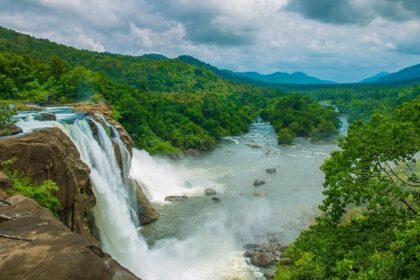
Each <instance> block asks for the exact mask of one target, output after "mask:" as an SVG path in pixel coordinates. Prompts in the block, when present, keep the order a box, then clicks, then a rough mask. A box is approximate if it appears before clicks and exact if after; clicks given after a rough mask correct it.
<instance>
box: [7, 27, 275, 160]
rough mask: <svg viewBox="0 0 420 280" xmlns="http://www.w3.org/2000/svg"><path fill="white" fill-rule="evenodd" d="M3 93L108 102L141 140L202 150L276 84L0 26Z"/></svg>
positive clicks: (239, 123)
mask: <svg viewBox="0 0 420 280" xmlns="http://www.w3.org/2000/svg"><path fill="white" fill-rule="evenodd" d="M0 40H1V44H0V92H1V99H3V100H20V101H26V102H36V103H39V104H57V103H59V104H66V103H70V102H105V103H108V104H109V105H112V108H113V111H114V117H116V118H118V119H119V121H120V122H121V123H122V124H123V125H124V126H125V127H126V128H127V130H128V131H129V132H130V134H131V135H132V137H133V139H134V141H135V143H136V144H137V146H138V147H140V148H144V149H146V150H148V151H149V152H151V153H164V154H176V153H180V152H182V151H187V150H190V149H196V150H206V149H209V148H211V147H213V146H214V145H215V144H216V140H217V139H219V138H220V137H222V136H226V135H235V134H240V133H243V132H245V131H247V129H248V128H249V126H250V123H251V122H252V121H253V119H254V118H255V117H256V116H257V115H258V114H259V110H260V109H261V108H265V106H266V105H267V102H268V100H269V99H270V98H271V97H275V96H278V95H279V94H280V93H279V92H278V91H277V90H273V89H265V88H257V87H254V86H250V85H243V84H235V83H232V82H230V81H227V80H225V79H223V78H222V77H219V76H217V75H216V74H215V73H213V72H212V71H210V70H208V69H206V68H205V67H199V66H194V65H192V64H189V63H185V62H182V61H180V60H178V59H167V58H165V57H162V56H156V55H146V56H143V57H132V56H123V55H116V54H107V53H96V52H90V51H83V50H77V49H74V48H71V47H66V46H62V45H59V44H56V43H52V42H49V41H47V40H40V39H35V38H33V37H30V36H28V35H23V34H19V33H17V32H14V31H10V30H7V29H3V28H2V29H0Z"/></svg>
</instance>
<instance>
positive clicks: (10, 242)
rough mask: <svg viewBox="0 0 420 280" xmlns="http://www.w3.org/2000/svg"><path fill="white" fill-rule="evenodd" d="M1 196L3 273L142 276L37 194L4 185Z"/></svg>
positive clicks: (41, 276)
mask: <svg viewBox="0 0 420 280" xmlns="http://www.w3.org/2000/svg"><path fill="white" fill-rule="evenodd" d="M0 199H2V200H4V201H5V202H7V204H6V203H1V202H0V209H1V213H2V214H1V215H2V217H3V218H2V219H0V248H1V250H0V275H1V279H9V280H14V279H16V280H18V279H19V280H21V279H90V280H93V279H98V280H103V279H110V280H111V279H113V280H115V279H120V280H123V279H124V280H134V279H138V278H137V277H136V276H134V275H133V274H132V273H131V272H129V271H128V270H127V269H125V268H124V267H122V266H121V265H120V264H119V263H118V262H116V261H115V260H113V259H112V258H111V257H110V256H109V255H108V254H106V253H104V252H103V251H102V250H101V248H100V247H99V244H98V243H97V242H95V241H94V240H88V239H86V238H83V237H82V236H81V235H78V234H76V233H74V232H71V231H70V230H69V229H68V228H67V227H66V226H65V225H64V224H62V223H61V222H60V221H58V220H57V219H56V218H55V217H54V215H53V214H52V213H51V212H50V211H49V210H47V209H45V208H43V207H41V206H39V204H38V203H37V202H35V201H34V200H32V199H29V198H26V197H24V196H21V195H15V196H12V197H9V198H7V196H6V195H5V194H4V192H3V191H1V190H0ZM9 204H10V205H9Z"/></svg>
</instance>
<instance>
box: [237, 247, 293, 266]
mask: <svg viewBox="0 0 420 280" xmlns="http://www.w3.org/2000/svg"><path fill="white" fill-rule="evenodd" d="M244 248H245V249H247V251H246V252H245V254H244V257H246V258H249V262H250V263H251V264H252V265H255V266H258V267H263V268H266V267H270V266H272V265H274V264H275V263H276V262H278V261H279V260H281V257H282V254H283V252H284V249H285V247H284V246H281V245H280V243H278V242H276V241H270V242H265V243H262V244H258V245H255V244H249V245H246V246H245V247H244Z"/></svg>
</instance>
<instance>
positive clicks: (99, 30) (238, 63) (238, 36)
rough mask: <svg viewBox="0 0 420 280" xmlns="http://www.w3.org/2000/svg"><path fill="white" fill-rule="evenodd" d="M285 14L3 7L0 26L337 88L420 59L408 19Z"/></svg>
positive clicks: (223, 5) (244, 5)
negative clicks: (344, 20)
mask: <svg viewBox="0 0 420 280" xmlns="http://www.w3.org/2000/svg"><path fill="white" fill-rule="evenodd" d="M381 1H382V0H381ZM375 3H376V2H374V1H373V0H372V1H367V0H365V1H362V0H352V7H355V8H357V9H359V10H363V9H366V7H369V8H370V9H371V8H372V7H374V8H375V9H379V8H380V7H379V6H378V7H375ZM285 5H286V1H281V0H231V1H225V0H209V1H201V0H195V1H193V0H153V1H152V0H121V1H118V0H91V1H81V0H25V1H12V0H4V1H2V2H1V3H0V25H2V26H6V27H10V28H13V29H16V30H18V31H22V32H25V33H30V34H32V35H34V36H39V37H43V38H48V39H51V40H53V41H57V42H60V43H64V44H67V45H72V46H75V47H78V48H85V49H91V50H96V51H111V52H121V53H127V54H134V55H139V54H143V53H162V54H165V55H168V56H177V55H180V54H191V55H193V56H196V57H198V58H199V59H202V60H204V61H206V62H209V63H211V64H214V65H216V66H219V67H221V68H230V69H233V70H241V71H248V70H257V71H262V72H273V71H298V70H300V71H304V72H308V73H309V74H312V75H318V76H320V77H321V78H325V79H332V80H338V81H353V80H358V79H361V78H363V77H365V76H367V75H370V74H374V73H375V72H378V71H381V70H387V71H393V70H397V69H399V68H401V67H404V66H408V65H410V64H415V63H418V62H419V60H420V47H419V46H420V39H419V38H417V37H418V36H416V35H417V34H420V20H419V18H417V17H415V16H413V13H410V15H406V18H404V20H401V21H398V20H396V19H395V17H393V18H392V19H389V17H386V16H377V17H375V18H374V19H373V20H371V21H369V22H367V23H365V24H347V25H343V24H331V23H323V22H322V21H317V20H311V19H306V18H304V17H303V16H301V15H300V14H297V13H294V12H290V11H288V10H285ZM404 7H405V6H404ZM372 9H373V8H372ZM400 10H401V11H399V12H398V13H399V15H400V14H401V15H402V13H403V11H405V10H404V9H403V7H400ZM380 12H381V13H382V14H384V15H386V14H385V11H383V10H380ZM381 13H379V12H378V13H377V14H379V15H381Z"/></svg>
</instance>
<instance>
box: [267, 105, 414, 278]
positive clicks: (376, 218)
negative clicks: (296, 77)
mask: <svg viewBox="0 0 420 280" xmlns="http://www.w3.org/2000/svg"><path fill="white" fill-rule="evenodd" d="M418 108H419V100H414V101H411V102H408V103H406V104H403V105H402V106H400V107H398V108H397V109H396V110H395V113H391V114H389V115H391V116H380V115H374V116H373V117H372V118H371V120H370V121H368V122H365V123H364V122H362V121H356V122H354V123H353V124H352V125H351V126H350V128H349V130H348V135H347V137H345V138H343V139H341V140H340V143H339V146H340V148H341V149H340V150H338V151H335V152H333V153H332V154H331V157H330V158H328V159H327V160H326V161H325V163H324V164H323V166H322V170H323V171H324V173H325V183H324V188H325V191H324V195H325V199H324V202H323V204H322V205H321V210H322V211H323V212H324V216H323V217H322V218H318V221H317V223H316V224H315V225H312V226H311V227H310V228H309V229H308V230H306V231H304V232H303V233H302V234H301V235H300V236H299V238H298V239H297V240H296V241H295V242H294V243H293V244H292V245H291V246H290V247H289V249H288V250H287V252H286V255H287V256H288V257H290V258H291V259H292V260H293V264H292V265H291V266H289V267H287V266H279V267H278V270H277V272H276V278H275V279H384V280H385V279H413V280H414V279H418V277H419V275H420V266H419V263H420V254H419V252H420V217H419V215H418V213H417V209H418V202H419V199H420V196H419V188H420V180H419V177H418V176H419V171H420V168H419V165H418V163H417V162H416V160H415V157H416V154H417V153H418V151H419V150H420V140H419V139H420V134H419V116H420V112H419V110H418ZM355 205H359V206H361V208H362V209H363V212H362V214H361V215H358V216H354V217H352V218H351V219H350V221H349V222H345V220H344V219H342V216H343V214H344V213H345V212H346V211H347V210H348V209H349V208H352V207H354V206H355ZM311 271H312V273H311Z"/></svg>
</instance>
